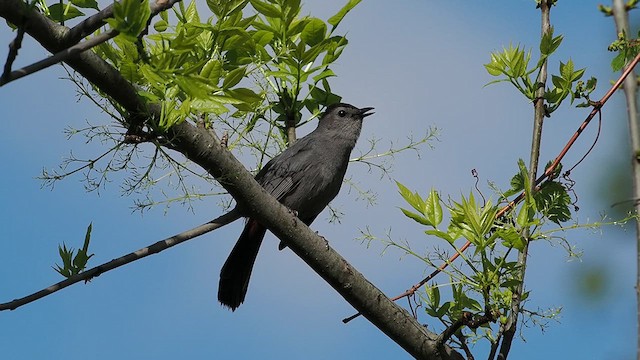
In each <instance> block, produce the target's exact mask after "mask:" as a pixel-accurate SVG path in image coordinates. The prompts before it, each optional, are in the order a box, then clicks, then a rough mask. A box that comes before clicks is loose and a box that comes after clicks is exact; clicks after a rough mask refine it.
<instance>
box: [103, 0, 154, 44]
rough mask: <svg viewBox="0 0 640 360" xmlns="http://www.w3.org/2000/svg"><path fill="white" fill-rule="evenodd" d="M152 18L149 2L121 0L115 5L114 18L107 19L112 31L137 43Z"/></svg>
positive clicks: (144, 0) (147, 0) (143, 0)
mask: <svg viewBox="0 0 640 360" xmlns="http://www.w3.org/2000/svg"><path fill="white" fill-rule="evenodd" d="M149 16H151V9H150V8H149V0H142V1H140V0H121V1H116V2H114V3H113V17H112V18H109V19H106V22H107V24H109V25H110V26H111V28H112V29H114V30H117V31H118V32H119V33H120V36H123V37H125V38H126V39H127V40H128V41H131V42H135V41H136V39H137V38H138V35H139V34H140V33H141V32H142V31H143V30H144V29H145V28H146V27H147V22H148V21H149Z"/></svg>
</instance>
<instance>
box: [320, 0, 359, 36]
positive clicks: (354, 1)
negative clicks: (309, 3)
mask: <svg viewBox="0 0 640 360" xmlns="http://www.w3.org/2000/svg"><path fill="white" fill-rule="evenodd" d="M361 1H362V0H349V2H347V4H346V5H345V6H343V7H342V9H340V11H338V12H337V13H336V14H335V15H333V16H332V17H330V18H329V20H327V22H328V23H329V24H331V26H333V29H335V28H336V27H337V26H338V24H340V22H341V21H342V19H344V17H345V15H347V13H348V12H349V11H351V9H353V8H354V7H356V5H358V4H359V3H360V2H361ZM333 29H331V32H333Z"/></svg>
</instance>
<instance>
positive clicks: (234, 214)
mask: <svg viewBox="0 0 640 360" xmlns="http://www.w3.org/2000/svg"><path fill="white" fill-rule="evenodd" d="M238 218H240V214H239V213H238V211H236V210H235V209H234V210H231V211H230V212H228V213H226V214H224V215H222V216H220V217H218V218H216V219H214V220H211V221H209V222H208V223H205V224H202V225H200V226H198V227H195V228H193V229H190V230H187V231H184V232H181V233H180V234H177V235H174V236H172V237H170V238H167V239H164V240H161V241H158V242H156V243H155V244H153V245H149V246H147V247H144V248H142V249H139V250H137V251H134V252H132V253H129V254H127V255H124V256H121V257H119V258H117V259H113V260H111V261H109V262H106V263H104V264H101V265H98V266H96V267H94V268H91V269H89V270H87V271H83V272H81V273H79V274H77V275H74V276H71V277H69V278H67V279H66V280H63V281H60V282H59V283H56V284H53V285H51V286H49V287H47V288H45V289H42V290H40V291H37V292H35V293H33V294H31V295H27V296H25V297H23V298H20V299H15V300H13V301H10V302H7V303H4V304H0V311H3V310H15V309H17V308H18V307H20V306H23V305H26V304H28V303H31V302H34V301H36V300H39V299H42V298H43V297H45V296H49V295H51V294H53V293H54V292H56V291H58V290H62V289H64V288H66V287H67V286H70V285H73V284H75V283H78V282H80V281H85V282H87V281H89V280H91V279H93V278H94V277H97V276H100V275H101V274H103V273H105V272H107V271H111V270H113V269H116V268H119V267H121V266H123V265H126V264H129V263H131V262H134V261H137V260H140V259H142V258H144V257H147V256H149V255H153V254H157V253H159V252H161V251H163V250H166V249H168V248H170V247H172V246H176V245H178V244H180V243H183V242H185V241H187V240H190V239H193V238H195V237H198V236H200V235H203V234H206V233H208V232H210V231H213V230H215V229H217V228H220V227H222V226H225V225H227V224H229V223H231V222H233V221H235V220H237V219H238Z"/></svg>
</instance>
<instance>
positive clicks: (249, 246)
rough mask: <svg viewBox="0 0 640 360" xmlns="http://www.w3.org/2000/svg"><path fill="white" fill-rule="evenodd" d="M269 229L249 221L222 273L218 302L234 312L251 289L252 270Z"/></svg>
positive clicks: (251, 220)
mask: <svg viewBox="0 0 640 360" xmlns="http://www.w3.org/2000/svg"><path fill="white" fill-rule="evenodd" d="M266 232H267V229H266V228H265V227H264V226H262V225H260V224H259V223H258V222H257V221H255V220H253V219H249V220H248V221H247V223H246V225H245V226H244V230H243V231H242V234H241V235H240V238H239V239H238V242H237V243H236V245H235V246H234V247H233V250H231V254H229V257H228V258H227V261H225V263H224V265H223V266H222V270H221V271H220V284H219V286H218V300H219V301H220V303H221V304H222V305H224V306H227V307H229V308H230V309H231V310H232V311H235V309H236V308H237V307H238V306H240V304H242V302H243V301H244V297H245V295H246V294H247V288H248V287H249V279H250V278H251V270H252V269H253V264H254V263H255V261H256V256H258V250H259V249H260V245H261V244H262V239H263V238H264V235H265V233H266Z"/></svg>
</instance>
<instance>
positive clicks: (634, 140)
mask: <svg viewBox="0 0 640 360" xmlns="http://www.w3.org/2000/svg"><path fill="white" fill-rule="evenodd" d="M612 8H613V18H614V20H615V23H616V33H620V32H622V31H624V32H625V34H630V32H629V13H628V11H629V9H628V8H627V6H626V2H625V1H622V0H613V7H612ZM629 66H631V65H629ZM622 89H623V90H624V95H625V99H626V102H627V116H628V122H629V134H630V137H631V154H630V155H631V156H630V160H631V170H632V175H633V195H632V198H633V199H640V160H639V159H638V150H640V123H638V100H637V96H638V84H637V82H636V77H635V74H634V76H630V77H628V78H627V79H626V80H625V82H624V83H623V85H622ZM634 203H635V211H636V213H640V201H635V202H634ZM636 251H637V254H636V266H637V268H636V303H637V304H636V327H637V331H638V332H637V336H638V338H637V343H636V346H637V348H636V354H637V356H638V358H640V222H639V221H636Z"/></svg>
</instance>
